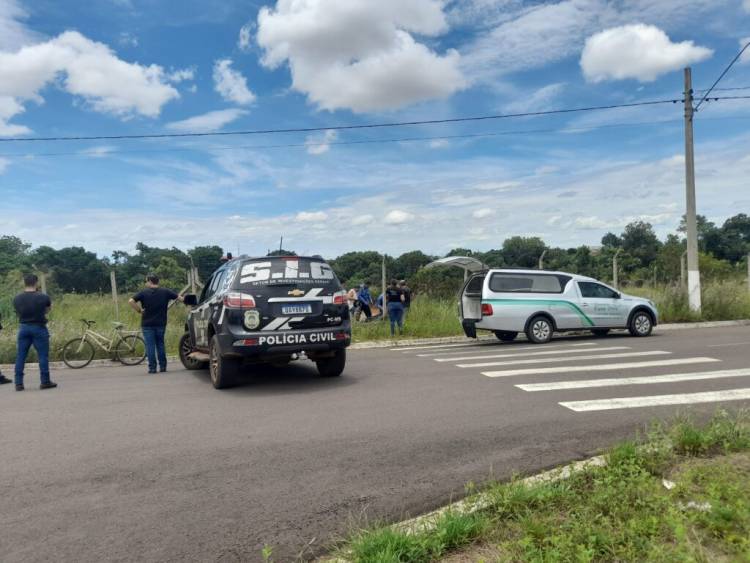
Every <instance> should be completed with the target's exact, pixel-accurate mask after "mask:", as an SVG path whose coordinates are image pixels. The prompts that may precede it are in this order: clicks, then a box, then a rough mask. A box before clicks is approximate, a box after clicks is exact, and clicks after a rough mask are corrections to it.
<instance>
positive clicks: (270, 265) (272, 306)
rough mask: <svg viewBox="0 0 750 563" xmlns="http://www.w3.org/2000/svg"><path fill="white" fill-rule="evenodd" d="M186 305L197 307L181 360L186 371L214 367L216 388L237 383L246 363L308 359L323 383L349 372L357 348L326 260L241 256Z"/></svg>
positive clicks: (184, 339)
mask: <svg viewBox="0 0 750 563" xmlns="http://www.w3.org/2000/svg"><path fill="white" fill-rule="evenodd" d="M185 304H186V305H192V306H193V308H192V309H191V311H190V312H189V314H188V319H187V322H186V323H185V334H184V335H183V336H182V339H181V340H180V360H181V361H182V364H183V365H184V366H185V367H186V368H187V369H205V368H206V367H208V369H209V373H210V375H211V382H212V383H213V385H214V387H216V388H217V389H222V388H224V387H228V386H231V385H232V384H233V383H235V382H236V379H237V376H238V375H239V372H240V368H241V367H242V365H243V364H252V363H271V364H274V365H286V364H287V363H289V362H290V361H292V360H297V359H303V358H308V359H310V360H312V361H314V362H315V363H316V365H317V368H318V372H319V373H320V375H321V376H323V377H336V376H339V375H341V373H342V372H343V371H344V367H345V365H346V348H347V346H349V344H351V323H350V319H349V310H348V308H347V303H346V292H345V291H344V289H343V288H342V287H341V283H340V282H339V280H338V278H337V277H336V275H335V274H334V272H333V270H332V269H331V267H330V266H329V265H328V264H327V263H326V262H325V261H324V260H323V259H322V258H320V257H316V256H313V257H300V256H268V257H264V258H245V257H242V258H236V259H234V260H231V261H230V262H228V263H226V264H224V265H223V266H221V267H220V268H219V269H217V270H216V271H215V272H214V273H213V275H212V276H211V278H210V279H209V280H208V281H207V282H206V285H205V287H204V288H203V291H202V293H201V295H200V297H196V296H194V295H188V296H186V297H185Z"/></svg>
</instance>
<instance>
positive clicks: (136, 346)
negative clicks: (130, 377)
mask: <svg viewBox="0 0 750 563" xmlns="http://www.w3.org/2000/svg"><path fill="white" fill-rule="evenodd" d="M115 358H116V359H118V360H119V361H120V362H121V363H123V364H125V365H126V366H137V365H138V364H140V363H141V362H142V361H143V360H145V359H146V343H145V342H144V341H143V338H141V337H140V336H138V335H137V334H128V335H127V336H123V338H122V340H120V341H119V342H118V343H117V348H115Z"/></svg>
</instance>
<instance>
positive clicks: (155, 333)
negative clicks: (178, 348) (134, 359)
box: [128, 274, 183, 373]
mask: <svg viewBox="0 0 750 563" xmlns="http://www.w3.org/2000/svg"><path fill="white" fill-rule="evenodd" d="M175 299H177V300H178V301H182V300H183V298H182V296H181V295H177V294H176V293H175V292H174V291H172V290H171V289H166V288H163V287H159V276H157V275H156V274H149V275H148V276H146V289H143V290H141V291H139V292H138V293H136V294H135V295H134V296H133V297H131V298H130V300H129V301H128V303H130V306H131V307H132V308H133V310H134V311H135V312H136V313H138V314H139V315H141V330H142V331H143V340H144V341H145V342H146V355H147V356H148V372H149V373H156V362H157V359H158V361H159V371H160V372H165V371H167V351H166V349H165V347H164V333H165V332H166V330H167V308H168V307H169V302H170V301H173V300H175Z"/></svg>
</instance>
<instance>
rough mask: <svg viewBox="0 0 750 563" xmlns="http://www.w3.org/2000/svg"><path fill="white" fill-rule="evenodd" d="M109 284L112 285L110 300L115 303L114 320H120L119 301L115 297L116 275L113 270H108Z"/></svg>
mask: <svg viewBox="0 0 750 563" xmlns="http://www.w3.org/2000/svg"><path fill="white" fill-rule="evenodd" d="M109 284H110V285H111V286H112V301H114V303H115V320H116V321H118V322H119V321H120V303H119V302H118V299H117V296H118V294H117V277H116V276H115V271H114V270H110V271H109Z"/></svg>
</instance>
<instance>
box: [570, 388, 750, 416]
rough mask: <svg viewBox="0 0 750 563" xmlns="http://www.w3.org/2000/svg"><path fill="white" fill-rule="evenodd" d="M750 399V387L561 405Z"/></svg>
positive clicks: (581, 407)
mask: <svg viewBox="0 0 750 563" xmlns="http://www.w3.org/2000/svg"><path fill="white" fill-rule="evenodd" d="M746 399H750V389H729V390H726V391H709V392H706V393H681V394H676V395H654V396H651V397H624V398H619V399H600V400H593V401H565V402H562V403H559V404H560V405H561V406H563V407H565V408H567V409H570V410H572V411H575V412H591V411H606V410H614V409H632V408H636V407H657V406H662V405H693V404H697V403H717V402H721V401H742V400H746Z"/></svg>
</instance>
